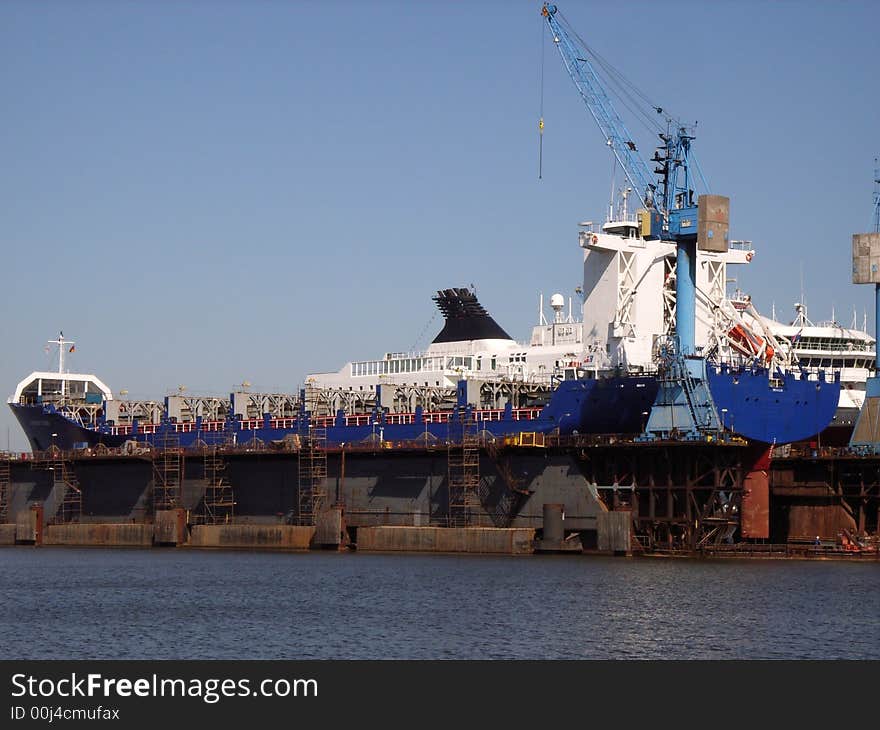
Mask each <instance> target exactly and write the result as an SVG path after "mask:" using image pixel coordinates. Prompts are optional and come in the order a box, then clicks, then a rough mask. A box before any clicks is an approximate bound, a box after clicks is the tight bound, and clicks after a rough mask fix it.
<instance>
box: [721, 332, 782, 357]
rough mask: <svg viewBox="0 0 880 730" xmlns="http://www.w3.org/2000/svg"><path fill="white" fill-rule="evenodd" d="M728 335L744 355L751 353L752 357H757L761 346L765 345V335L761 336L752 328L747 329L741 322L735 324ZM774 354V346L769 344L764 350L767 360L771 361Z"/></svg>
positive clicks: (732, 343)
mask: <svg viewBox="0 0 880 730" xmlns="http://www.w3.org/2000/svg"><path fill="white" fill-rule="evenodd" d="M727 337H728V339H729V340H730V344H731V345H733V346H734V347H735V348H736V349H737V350H739V351H740V352H742V353H743V354H744V355H749V356H751V357H756V356H757V355H758V353H759V352H760V351H761V348H762V347H764V338H763V337H759V336H758V335H756V334H755V333H754V332H752V331H751V330H749V329H746V328H745V327H743V326H742V325H739V324H738V325H734V327H733V329H731V330H730V332H728V333H727ZM773 354H774V351H773V348H772V347H770V346H769V345H767V347H766V349H765V350H764V359H765V360H766V361H767V362H770V361H771V360H772V359H773Z"/></svg>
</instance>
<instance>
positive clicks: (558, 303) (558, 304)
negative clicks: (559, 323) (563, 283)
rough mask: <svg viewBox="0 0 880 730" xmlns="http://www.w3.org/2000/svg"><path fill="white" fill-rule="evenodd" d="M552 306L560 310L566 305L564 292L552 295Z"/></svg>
mask: <svg viewBox="0 0 880 730" xmlns="http://www.w3.org/2000/svg"><path fill="white" fill-rule="evenodd" d="M550 306H551V307H553V309H555V310H557V311H558V310H560V309H562V308H563V307H565V297H564V296H562V294H554V295H553V296H552V297H550Z"/></svg>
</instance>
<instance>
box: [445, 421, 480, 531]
mask: <svg viewBox="0 0 880 730" xmlns="http://www.w3.org/2000/svg"><path fill="white" fill-rule="evenodd" d="M451 425H453V424H451ZM457 425H460V426H461V437H460V438H459V439H456V438H455V434H454V433H452V434H450V439H449V443H448V445H447V452H446V465H447V484H448V487H449V505H448V507H449V511H448V516H447V524H448V526H449V527H466V526H467V525H469V524H470V522H471V512H472V510H473V508H475V507H480V505H481V501H480V497H479V494H478V490H479V488H480V439H479V436H478V435H477V429H476V425H477V424H476V421H475V420H474V419H473V417H471V416H467V417H460V421H459V423H458V424H457Z"/></svg>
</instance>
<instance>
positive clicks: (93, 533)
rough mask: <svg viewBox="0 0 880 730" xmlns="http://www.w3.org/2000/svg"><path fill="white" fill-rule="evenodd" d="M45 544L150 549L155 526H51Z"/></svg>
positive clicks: (46, 533) (46, 534) (72, 524)
mask: <svg viewBox="0 0 880 730" xmlns="http://www.w3.org/2000/svg"><path fill="white" fill-rule="evenodd" d="M43 544H44V545H80V546H94V547H149V546H150V545H152V544H153V526H152V525H144V524H123V523H117V524H78V523H71V524H67V525H49V526H47V527H46V529H45V532H44V534H43Z"/></svg>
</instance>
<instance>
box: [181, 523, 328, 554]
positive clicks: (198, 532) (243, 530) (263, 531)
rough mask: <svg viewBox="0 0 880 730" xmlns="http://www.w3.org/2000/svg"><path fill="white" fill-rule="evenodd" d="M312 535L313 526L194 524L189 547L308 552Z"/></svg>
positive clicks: (313, 531) (313, 532)
mask: <svg viewBox="0 0 880 730" xmlns="http://www.w3.org/2000/svg"><path fill="white" fill-rule="evenodd" d="M314 534H315V528H314V527H300V526H296V525H196V526H195V527H193V528H192V531H191V533H190V546H192V547H200V548H266V549H275V550H308V549H309V547H310V546H311V543H312V538H313V536H314Z"/></svg>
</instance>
